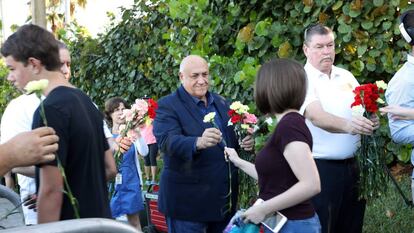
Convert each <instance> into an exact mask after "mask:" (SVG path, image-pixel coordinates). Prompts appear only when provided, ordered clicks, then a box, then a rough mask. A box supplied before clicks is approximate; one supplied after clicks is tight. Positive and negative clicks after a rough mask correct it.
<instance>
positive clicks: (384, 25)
mask: <svg viewBox="0 0 414 233" xmlns="http://www.w3.org/2000/svg"><path fill="white" fill-rule="evenodd" d="M391 26H392V22H390V21H385V22H383V23H382V28H383V29H384V30H388V29H390V28H391Z"/></svg>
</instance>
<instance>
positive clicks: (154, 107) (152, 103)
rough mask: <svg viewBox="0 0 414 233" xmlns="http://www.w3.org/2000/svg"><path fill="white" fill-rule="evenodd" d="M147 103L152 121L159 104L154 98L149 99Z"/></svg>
mask: <svg viewBox="0 0 414 233" xmlns="http://www.w3.org/2000/svg"><path fill="white" fill-rule="evenodd" d="M147 101H148V116H149V117H150V118H151V119H154V118H155V115H156V114H155V110H157V108H158V103H157V102H156V101H155V100H153V99H152V98H149V99H148V100H147Z"/></svg>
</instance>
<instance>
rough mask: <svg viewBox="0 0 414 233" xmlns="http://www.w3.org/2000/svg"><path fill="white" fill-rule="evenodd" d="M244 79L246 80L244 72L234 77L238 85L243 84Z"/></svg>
mask: <svg viewBox="0 0 414 233" xmlns="http://www.w3.org/2000/svg"><path fill="white" fill-rule="evenodd" d="M244 79H246V74H245V73H244V72H243V71H242V70H241V71H239V72H237V73H236V74H235V75H234V77H233V80H234V82H235V83H236V84H237V83H240V82H242V81H243V80H244Z"/></svg>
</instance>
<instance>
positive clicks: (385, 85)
mask: <svg viewBox="0 0 414 233" xmlns="http://www.w3.org/2000/svg"><path fill="white" fill-rule="evenodd" d="M375 85H377V87H378V88H379V89H383V90H385V89H387V87H388V85H387V84H386V83H385V82H384V81H383V80H380V81H376V82H375Z"/></svg>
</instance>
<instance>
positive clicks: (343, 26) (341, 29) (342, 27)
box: [338, 24, 352, 34]
mask: <svg viewBox="0 0 414 233" xmlns="http://www.w3.org/2000/svg"><path fill="white" fill-rule="evenodd" d="M351 31H352V27H351V26H349V25H347V24H340V25H339V27H338V32H339V33H342V34H346V33H349V32H351Z"/></svg>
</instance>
